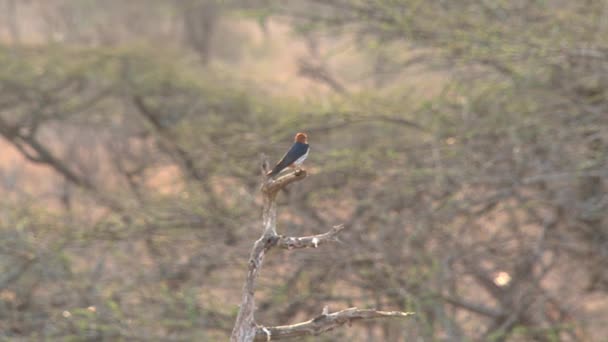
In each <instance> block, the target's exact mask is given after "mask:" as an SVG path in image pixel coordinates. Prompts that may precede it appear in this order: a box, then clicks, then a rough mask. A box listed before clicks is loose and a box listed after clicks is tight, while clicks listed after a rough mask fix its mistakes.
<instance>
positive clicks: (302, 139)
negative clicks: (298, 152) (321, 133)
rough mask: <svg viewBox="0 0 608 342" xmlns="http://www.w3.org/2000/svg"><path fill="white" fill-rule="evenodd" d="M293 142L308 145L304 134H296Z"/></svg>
mask: <svg viewBox="0 0 608 342" xmlns="http://www.w3.org/2000/svg"><path fill="white" fill-rule="evenodd" d="M295 141H297V142H300V143H303V144H306V143H308V136H307V135H306V133H298V134H296V138H295Z"/></svg>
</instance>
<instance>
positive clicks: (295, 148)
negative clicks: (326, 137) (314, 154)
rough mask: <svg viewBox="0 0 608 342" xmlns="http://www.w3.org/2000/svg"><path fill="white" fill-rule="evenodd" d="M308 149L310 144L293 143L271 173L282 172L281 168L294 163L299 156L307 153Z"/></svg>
mask: <svg viewBox="0 0 608 342" xmlns="http://www.w3.org/2000/svg"><path fill="white" fill-rule="evenodd" d="M306 151H308V144H303V143H301V142H295V143H294V144H293V145H291V148H290V149H289V151H287V153H285V155H284V156H283V158H281V160H280V161H279V162H278V163H277V165H276V166H275V167H274V168H273V169H272V171H271V172H270V175H276V174H277V173H279V172H281V170H283V169H284V168H286V167H288V166H289V165H291V164H293V163H294V162H295V161H296V160H298V158H300V157H301V156H303V155H305V154H306Z"/></svg>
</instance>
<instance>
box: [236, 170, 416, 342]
mask: <svg viewBox="0 0 608 342" xmlns="http://www.w3.org/2000/svg"><path fill="white" fill-rule="evenodd" d="M263 165H264V164H263ZM266 169H267V167H266V168H265V167H262V172H265V171H266ZM304 178H306V171H304V170H302V169H296V170H295V171H292V172H289V173H287V174H286V175H284V176H281V177H279V178H277V179H274V178H271V177H266V178H265V179H264V181H263V184H262V188H261V190H262V194H263V196H264V207H263V210H262V227H263V233H262V236H261V237H260V238H259V239H258V240H257V241H256V242H255V243H254V245H253V248H252V249H251V254H250V256H249V270H248V272H247V278H246V279H245V285H244V286H243V294H242V298H241V305H240V309H239V313H238V316H237V318H236V322H235V324H234V328H233V330H232V335H231V337H230V341H232V342H251V341H270V340H278V339H286V338H292V337H297V336H306V335H318V334H320V333H323V332H325V331H329V330H332V329H334V328H336V327H339V326H341V325H344V324H345V323H350V322H352V321H355V320H360V319H371V318H379V317H405V316H408V315H410V314H411V313H406V312H397V311H395V312H385V311H376V310H360V309H357V308H350V309H345V310H342V311H338V312H334V313H332V314H328V313H327V309H324V310H323V314H321V315H320V316H318V317H316V318H313V319H312V320H310V321H306V322H303V323H297V324H293V325H286V326H277V327H270V328H266V327H263V326H258V325H257V324H256V323H255V317H254V314H255V298H254V294H255V281H256V279H257V277H258V273H259V271H260V269H261V268H262V262H263V261H264V255H265V254H266V251H268V250H269V249H271V248H272V247H275V246H277V247H280V248H283V249H295V248H317V247H318V246H319V245H321V244H325V243H327V242H334V241H338V240H337V235H338V234H339V233H340V232H341V231H342V230H343V229H344V225H338V226H334V227H333V228H332V229H330V230H329V231H328V232H326V233H323V234H317V235H312V236H304V237H285V236H281V235H278V234H277V231H276V218H277V206H276V195H277V194H278V193H279V191H280V190H281V189H283V188H285V187H286V186H287V185H289V184H291V183H294V182H297V181H300V180H303V179H304Z"/></svg>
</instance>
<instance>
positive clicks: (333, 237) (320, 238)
mask: <svg viewBox="0 0 608 342" xmlns="http://www.w3.org/2000/svg"><path fill="white" fill-rule="evenodd" d="M343 229H344V225H343V224H341V225H338V226H335V227H333V228H332V229H331V230H330V231H328V232H327V233H323V234H317V235H312V236H303V237H292V236H280V237H279V239H278V241H277V247H280V248H283V249H295V248H317V247H319V246H320V245H322V244H325V243H328V242H338V241H339V240H338V237H337V235H338V234H339V233H340V232H341V231H342V230H343Z"/></svg>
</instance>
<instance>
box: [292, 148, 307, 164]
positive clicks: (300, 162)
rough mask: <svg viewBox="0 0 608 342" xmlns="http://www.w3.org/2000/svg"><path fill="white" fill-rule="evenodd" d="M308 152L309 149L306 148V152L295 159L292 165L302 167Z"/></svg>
mask: <svg viewBox="0 0 608 342" xmlns="http://www.w3.org/2000/svg"><path fill="white" fill-rule="evenodd" d="M308 152H310V147H309V148H308V150H306V153H304V154H303V155H302V156H301V157H300V158H298V159H296V161H295V162H293V163H294V164H295V165H296V166H300V165H302V163H303V162H304V160H306V157H308Z"/></svg>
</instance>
